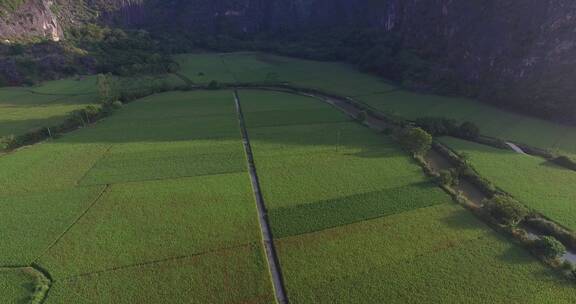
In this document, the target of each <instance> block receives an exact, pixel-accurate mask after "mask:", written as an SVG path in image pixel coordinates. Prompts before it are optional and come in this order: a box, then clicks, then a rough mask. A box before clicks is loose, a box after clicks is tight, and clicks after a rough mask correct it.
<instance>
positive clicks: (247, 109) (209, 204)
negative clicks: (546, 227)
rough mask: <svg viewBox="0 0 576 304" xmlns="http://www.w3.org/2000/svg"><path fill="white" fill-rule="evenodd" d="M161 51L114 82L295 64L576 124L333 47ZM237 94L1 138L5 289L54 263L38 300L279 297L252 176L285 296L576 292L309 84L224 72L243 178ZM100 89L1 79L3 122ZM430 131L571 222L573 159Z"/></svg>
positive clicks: (560, 142)
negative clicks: (444, 90) (430, 88)
mask: <svg viewBox="0 0 576 304" xmlns="http://www.w3.org/2000/svg"><path fill="white" fill-rule="evenodd" d="M175 58H176V60H177V61H178V62H179V64H180V66H181V71H180V72H179V73H178V74H173V75H162V76H160V77H143V78H140V80H139V82H140V83H138V84H137V83H134V82H133V81H130V80H128V79H121V80H120V81H121V82H122V83H124V85H125V89H128V90H130V89H131V88H132V87H131V86H134V87H133V88H134V90H138V89H140V88H142V87H146V86H148V85H149V86H157V85H158V84H160V85H164V84H166V85H168V86H180V85H183V84H186V83H189V82H192V83H194V84H207V83H209V82H211V81H212V80H217V81H219V82H223V83H234V82H235V83H249V82H258V83H290V84H293V85H296V86H301V87H308V88H315V89H320V90H324V91H329V92H334V93H337V94H341V95H346V96H353V97H355V98H356V99H357V100H360V101H362V102H364V103H366V104H368V105H370V106H372V107H374V108H377V109H379V110H382V111H385V112H388V113H394V114H397V115H400V116H404V117H407V118H417V117H420V116H422V115H426V116H449V117H451V118H455V119H458V120H473V121H475V122H476V123H478V124H479V125H481V126H482V130H483V133H484V134H487V135H492V136H498V137H501V138H506V139H511V140H517V141H520V142H525V143H528V144H532V145H536V146H541V147H545V148H558V149H562V150H564V151H569V152H572V151H573V152H574V153H576V146H572V144H573V143H572V142H571V140H569V139H568V138H570V134H571V132H576V131H573V130H572V129H571V128H568V127H561V126H558V125H554V124H551V123H548V122H543V121H539V120H535V119H532V118H526V117H521V116H518V115H513V114H509V113H507V112H503V111H500V110H497V109H494V108H492V107H489V106H486V105H483V104H479V103H476V102H474V101H471V100H468V99H455V98H446V97H440V96H428V95H419V94H415V93H409V92H406V91H403V90H400V89H398V88H396V87H394V86H393V85H390V84H388V83H386V82H384V81H382V80H380V79H378V78H376V77H373V76H370V75H367V74H363V73H360V72H358V71H356V70H355V69H354V68H352V67H351V66H348V65H345V64H337V63H329V62H313V61H307V60H299V59H290V58H285V57H279V56H273V55H266V54H260V53H229V54H184V55H178V56H176V57H175ZM140 85H141V86H140ZM139 86H140V87H139ZM233 93H234V92H233V91H231V90H228V89H222V90H193V91H170V92H166V93H162V94H154V95H150V96H147V97H144V98H141V99H138V100H135V101H134V102H132V103H130V104H126V105H125V106H124V107H122V108H121V109H118V110H117V111H115V112H114V113H113V114H112V115H111V116H108V117H106V118H104V119H102V120H100V121H98V122H97V123H94V124H92V125H89V126H87V127H84V128H80V129H78V130H75V131H73V132H70V133H67V134H63V135H62V136H60V137H58V138H56V139H49V140H46V141H44V142H42V143H39V144H35V145H32V146H28V147H23V148H21V149H18V150H16V151H12V152H10V153H6V154H3V155H0V185H1V187H0V214H2V215H3V218H2V221H0V240H2V241H1V242H0V303H18V304H20V303H22V304H23V303H29V302H30V296H31V295H32V294H33V292H34V290H33V288H34V284H35V283H36V281H35V280H36V279H37V277H34V272H33V271H32V270H31V269H30V268H26V267H35V268H36V269H37V270H38V269H41V270H42V271H45V272H46V273H47V275H48V276H49V277H50V278H51V287H50V290H49V292H48V294H47V297H46V298H45V299H44V300H43V302H42V303H45V304H60V303H120V304H131V303H142V304H148V303H149V304H152V303H154V304H155V303H182V304H183V303H227V304H228V303H230V304H232V303H276V298H275V290H274V287H273V280H272V277H273V276H272V273H271V271H270V266H269V262H270V261H269V259H268V256H267V254H266V252H265V246H263V245H264V243H265V242H263V235H262V227H261V226H260V224H259V217H260V216H261V214H259V213H258V209H257V205H256V200H255V190H260V191H261V194H262V196H263V198H264V202H265V205H266V206H265V207H266V215H267V216H266V219H267V220H268V221H269V224H270V227H271V232H272V237H273V240H274V244H275V246H276V251H277V255H278V256H277V258H278V263H279V266H280V271H281V273H282V276H283V281H284V282H283V283H284V288H285V290H286V293H287V295H288V298H289V302H290V303H448V304H451V303H454V304H457V303H458V304H459V303H478V304H480V303H534V304H540V303H550V304H552V303H554V304H556V303H575V302H576V289H575V288H574V283H573V282H572V281H570V280H568V279H567V278H566V277H564V276H561V275H560V274H559V273H558V272H556V271H554V270H553V269H551V268H549V267H548V266H546V265H545V264H543V263H540V262H539V261H538V260H537V259H536V258H534V257H533V256H532V255H530V254H529V253H528V251H526V250H525V249H523V248H521V247H520V246H518V245H517V244H516V243H515V242H514V241H513V240H511V239H508V238H506V237H504V236H502V235H501V234H498V233H497V232H495V231H493V230H492V229H490V228H489V227H488V226H487V225H485V224H484V223H482V222H481V221H480V220H479V219H477V218H476V217H474V216H473V215H472V213H470V212H469V211H467V210H465V209H464V208H462V207H460V206H459V205H458V204H456V203H454V202H453V201H452V199H451V197H450V196H449V195H447V194H446V193H445V192H444V191H442V190H441V189H440V188H439V187H437V185H436V183H435V182H434V181H433V180H432V179H431V178H429V177H427V176H425V174H424V173H423V170H422V168H421V167H420V166H419V165H418V164H417V163H416V162H415V161H414V160H413V159H412V158H411V157H410V156H409V155H408V154H407V153H406V152H405V151H403V150H402V149H401V148H400V147H399V145H398V144H397V143H396V141H395V140H394V138H392V136H390V135H386V134H383V133H378V132H375V131H373V130H370V129H368V128H366V127H364V126H362V125H361V124H359V123H357V122H355V121H353V120H351V119H350V118H349V116H347V115H345V114H343V113H341V112H340V111H339V110H338V109H335V108H334V107H332V106H330V105H328V104H326V103H324V102H322V101H320V100H317V99H315V98H312V97H305V96H299V95H295V94H288V93H281V92H275V91H266V90H248V89H241V90H239V91H238V96H239V97H240V102H241V106H242V110H243V116H244V117H243V118H244V123H245V125H246V129H247V130H246V131H247V133H248V135H249V139H250V145H251V148H252V151H253V155H252V156H253V158H254V165H255V167H256V171H257V173H258V177H259V187H260V189H258V188H255V189H253V185H252V184H251V176H250V174H251V172H250V170H249V164H248V160H249V159H250V158H249V157H247V155H246V152H245V147H244V145H243V138H242V135H243V134H242V132H241V131H242V130H241V129H240V125H241V124H240V122H239V115H238V113H237V110H236V107H235V103H234V95H233ZM96 99H97V97H96V88H95V78H94V77H85V78H78V79H65V80H59V81H53V82H47V83H44V84H42V85H39V86H35V87H29V88H0V137H1V136H6V135H9V134H21V133H24V132H26V131H29V130H30V129H33V128H37V127H42V126H46V125H50V124H52V123H57V122H58V121H60V120H61V119H63V117H64V116H65V115H66V113H68V112H69V111H71V110H74V109H77V108H79V107H84V106H86V105H88V104H92V103H95V102H96ZM4 110H6V111H4ZM483 117H484V118H485V119H483ZM527 130H529V131H528V132H527ZM558 130H563V131H562V132H564V133H558V132H559V131H558ZM442 140H443V141H444V142H445V143H446V144H448V145H449V146H450V147H452V148H453V149H455V150H456V151H458V152H462V153H466V154H467V155H469V157H470V160H471V161H472V163H473V165H474V167H475V168H476V169H477V170H478V171H479V172H480V174H481V175H482V176H484V177H486V178H488V179H489V180H491V181H494V182H495V183H496V184H497V185H498V186H499V187H501V188H503V189H504V190H506V191H508V192H510V193H511V194H513V195H514V196H515V197H517V198H518V199H519V200H521V201H522V202H524V203H525V204H527V205H528V206H530V207H532V208H534V209H536V210H538V211H540V212H542V213H544V214H545V215H547V216H549V217H551V218H553V219H555V220H557V221H558V222H560V223H562V224H564V225H565V226H567V227H570V228H576V220H575V219H574V217H575V216H576V210H573V209H574V208H572V204H571V201H572V199H573V198H574V197H576V193H574V191H572V190H571V189H570V187H569V186H567V185H572V184H573V183H575V182H576V180H574V178H575V176H576V175H574V174H573V173H574V172H573V171H568V170H563V169H561V168H558V167H556V166H554V165H551V164H548V163H546V162H544V161H543V160H542V159H539V158H534V157H530V156H523V155H519V154H515V153H513V152H510V151H504V150H498V149H492V148H488V147H485V146H480V145H476V144H471V143H468V142H464V141H459V140H456V139H451V138H443V139H442ZM248 156H249V155H248Z"/></svg>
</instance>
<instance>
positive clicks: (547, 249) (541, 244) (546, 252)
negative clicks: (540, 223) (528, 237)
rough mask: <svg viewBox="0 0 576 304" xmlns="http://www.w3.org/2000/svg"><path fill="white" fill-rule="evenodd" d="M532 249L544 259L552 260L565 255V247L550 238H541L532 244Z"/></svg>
mask: <svg viewBox="0 0 576 304" xmlns="http://www.w3.org/2000/svg"><path fill="white" fill-rule="evenodd" d="M534 249H535V250H536V252H538V253H539V254H541V255H543V256H544V257H546V258H549V259H554V258H557V257H560V256H562V255H564V254H565V253H566V247H565V246H564V245H563V244H562V243H560V241H558V240H557V239H555V238H554V237H551V236H543V237H541V238H540V240H538V241H536V242H535V243H534Z"/></svg>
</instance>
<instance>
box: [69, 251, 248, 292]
mask: <svg viewBox="0 0 576 304" xmlns="http://www.w3.org/2000/svg"><path fill="white" fill-rule="evenodd" d="M252 244H254V243H246V244H240V245H235V246H230V247H220V248H216V249H213V250H206V251H202V252H198V253H193V254H188V255H181V256H173V257H168V258H163V259H158V260H151V261H146V262H140V263H134V264H127V265H123V266H117V267H112V268H106V269H103V270H97V271H91V272H85V273H80V274H76V275H71V276H67V277H64V278H62V279H59V280H58V281H59V282H66V281H72V280H75V279H79V278H83V277H90V276H94V275H99V274H102V273H107V272H114V271H119V270H124V269H130V268H138V267H145V266H151V265H156V264H162V263H169V262H172V261H178V260H185V259H193V258H197V257H200V256H203V255H206V254H213V253H218V252H224V251H231V250H234V249H239V248H247V247H249V246H251V245H252Z"/></svg>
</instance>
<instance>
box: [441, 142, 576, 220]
mask: <svg viewBox="0 0 576 304" xmlns="http://www.w3.org/2000/svg"><path fill="white" fill-rule="evenodd" d="M442 142H444V143H445V144H447V145H448V146H449V147H450V148H452V149H454V150H455V151H456V152H458V153H464V154H466V155H468V157H469V159H470V161H471V163H472V165H473V167H474V168H475V169H476V170H477V171H478V172H479V173H480V174H481V175H482V176H484V177H486V178H487V179H488V180H490V181H492V182H494V184H495V185H496V186H498V187H500V188H502V189H503V190H504V191H506V192H508V193H510V194H512V195H513V196H514V197H515V198H517V199H518V200H520V201H521V202H522V203H524V204H526V206H528V207H530V208H533V209H535V210H537V211H538V212H541V213H542V214H544V215H546V216H548V217H550V218H551V219H554V220H555V221H557V222H559V223H561V224H562V225H564V226H566V227H569V228H570V229H576V205H575V204H574V198H576V189H574V187H572V185H575V184H576V174H575V172H574V171H571V170H568V169H565V168H562V167H559V166H557V165H554V164H552V163H550V162H548V161H545V160H544V159H542V158H539V157H534V156H529V155H521V154H518V153H516V152H513V151H507V150H500V149H496V148H492V147H488V146H483V145H479V144H476V143H471V142H467V141H463V140H459V139H455V138H443V139H442Z"/></svg>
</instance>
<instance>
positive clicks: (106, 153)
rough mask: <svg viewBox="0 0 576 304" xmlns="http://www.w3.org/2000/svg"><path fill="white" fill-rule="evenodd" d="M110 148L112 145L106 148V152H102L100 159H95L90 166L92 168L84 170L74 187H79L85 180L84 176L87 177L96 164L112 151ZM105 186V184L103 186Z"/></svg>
mask: <svg viewBox="0 0 576 304" xmlns="http://www.w3.org/2000/svg"><path fill="white" fill-rule="evenodd" d="M112 147H114V145H113V144H110V146H109V147H108V148H106V151H104V153H102V155H100V157H98V159H96V160H95V161H94V163H93V164H92V166H90V168H88V170H86V172H84V174H83V175H82V177H80V178H79V179H78V180H77V181H76V186H81V184H80V183H81V182H82V181H83V180H84V179H85V178H86V176H88V173H90V171H92V169H94V167H96V164H98V162H99V161H101V160H102V159H103V158H104V157H105V156H106V155H108V153H110V151H111V150H112ZM104 185H107V184H104Z"/></svg>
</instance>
